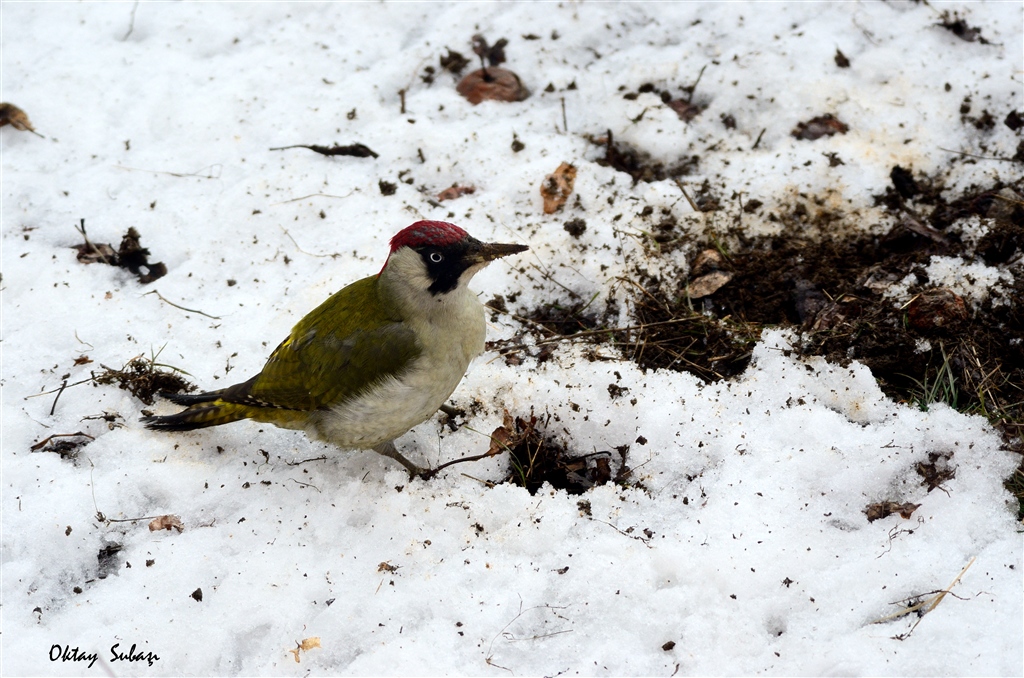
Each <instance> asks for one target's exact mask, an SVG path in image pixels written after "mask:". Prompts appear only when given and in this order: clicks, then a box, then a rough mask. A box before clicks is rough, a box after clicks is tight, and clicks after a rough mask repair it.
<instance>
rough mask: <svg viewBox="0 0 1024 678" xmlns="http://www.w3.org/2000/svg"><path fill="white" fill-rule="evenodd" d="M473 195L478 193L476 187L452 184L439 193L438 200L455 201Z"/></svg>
mask: <svg viewBox="0 0 1024 678" xmlns="http://www.w3.org/2000/svg"><path fill="white" fill-rule="evenodd" d="M471 193H476V186H459V185H458V184H452V185H451V186H449V187H448V188H446V189H444V190H443V191H441V192H440V193H438V194H437V199H438V200H454V199H455V198H461V197H462V196H464V195H470V194H471Z"/></svg>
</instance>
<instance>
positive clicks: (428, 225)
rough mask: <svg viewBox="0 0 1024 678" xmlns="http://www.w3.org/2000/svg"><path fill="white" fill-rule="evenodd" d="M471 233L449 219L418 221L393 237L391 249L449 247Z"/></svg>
mask: <svg viewBox="0 0 1024 678" xmlns="http://www.w3.org/2000/svg"><path fill="white" fill-rule="evenodd" d="M468 235H469V234H468V233H466V232H465V231H464V230H462V229H461V228H459V227H458V226H456V225H455V224H449V223H448V222H447V221H417V222H416V223H415V224H412V225H410V226H406V227H405V228H403V229H402V230H401V231H399V232H398V233H396V234H395V237H393V238H391V251H392V252H394V251H395V250H397V249H400V248H402V247H423V246H428V245H429V246H432V247H447V246H448V245H452V244H454V243H457V242H459V241H460V240H462V239H463V238H465V237H467V236H468Z"/></svg>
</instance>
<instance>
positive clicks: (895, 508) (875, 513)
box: [864, 501, 920, 523]
mask: <svg viewBox="0 0 1024 678" xmlns="http://www.w3.org/2000/svg"><path fill="white" fill-rule="evenodd" d="M919 506H920V504H911V503H910V502H909V501H908V502H907V503H905V504H897V503H896V502H894V501H880V502H878V503H876V504H868V505H867V508H865V509H864V513H865V515H867V517H868V522H869V523H873V522H875V521H876V520H880V519H882V518H888V517H889V516H891V515H892V514H894V513H898V514H900V516H901V517H902V518H904V519H908V520H909V519H910V516H912V515H914V511H916V510H917V508H918V507H919Z"/></svg>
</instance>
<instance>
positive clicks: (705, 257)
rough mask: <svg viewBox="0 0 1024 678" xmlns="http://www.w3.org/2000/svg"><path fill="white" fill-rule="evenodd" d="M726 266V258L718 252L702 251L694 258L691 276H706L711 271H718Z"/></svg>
mask: <svg viewBox="0 0 1024 678" xmlns="http://www.w3.org/2000/svg"><path fill="white" fill-rule="evenodd" d="M724 265H725V257H723V256H722V254H721V252H719V251H718V250H711V249H707V250H702V251H701V252H699V253H698V254H697V256H695V257H694V258H693V265H692V266H690V275H704V274H705V273H708V272H710V271H717V270H719V269H721V268H722V267H723V266H724Z"/></svg>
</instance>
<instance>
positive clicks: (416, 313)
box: [142, 221, 529, 475]
mask: <svg viewBox="0 0 1024 678" xmlns="http://www.w3.org/2000/svg"><path fill="white" fill-rule="evenodd" d="M527 249H529V248H528V247H526V246H525V245H503V244H496V243H482V242H480V241H479V240H477V239H476V238H473V237H472V236H470V235H469V234H468V233H466V232H465V231H464V230H462V229H461V228H459V227H458V226H456V225H454V224H449V223H445V222H442V221H418V222H416V223H414V224H413V225H411V226H409V227H407V228H405V229H403V230H402V231H400V232H399V233H398V234H397V235H395V237H393V238H392V239H391V253H390V254H389V255H388V259H387V261H386V262H385V263H384V267H383V268H382V269H381V271H380V273H378V274H377V275H373V276H370V277H368V278H363V279H362V280H360V281H358V282H355V283H352V284H351V285H349V286H348V287H346V288H344V289H343V290H341V291H340V292H338V293H336V294H334V295H333V296H331V297H330V298H329V299H327V301H325V302H324V303H322V304H321V305H320V306H318V307H317V308H315V309H314V310H313V311H312V312H311V313H310V314H309V315H307V316H306V317H305V318H303V319H302V320H300V321H299V323H298V324H297V325H296V326H295V327H294V329H292V332H291V334H290V335H289V336H288V338H287V339H285V340H284V341H283V342H281V345H280V346H278V347H277V348H276V349H274V352H273V353H271V354H270V358H269V359H268V360H267V363H266V365H264V367H263V371H262V372H260V373H259V374H257V375H256V376H255V377H253V378H252V379H249V380H248V381H244V382H242V383H240V384H235V385H234V386H229V387H227V388H223V389H220V390H217V391H209V392H207V393H199V394H194V395H185V394H164V395H165V397H166V398H168V399H169V400H171V401H173V402H175V403H177V404H179V405H187V406H188V408H187V409H185V410H182V411H181V412H178V413H177V414H171V415H167V416H153V417H145V418H143V419H142V421H143V422H144V423H145V425H146V427H147V428H151V429H158V430H162V431H189V430H192V429H197V428H204V427H206V426H218V425H220V424H227V423H229V422H232V421H238V420H240V419H252V420H254V421H258V422H264V423H268V424H274V425H276V426H281V427H283V428H291V429H300V430H303V431H305V432H306V434H307V435H308V436H310V437H311V438H315V439H318V440H324V441H326V442H330V443H333V444H335V445H337V446H338V447H341V448H345V449H362V450H373V451H375V452H377V453H379V454H382V455H384V456H386V457H390V458H391V459H394V460H395V461H397V462H398V463H400V464H402V465H403V466H404V467H405V468H406V469H408V471H409V472H410V473H411V474H414V475H415V474H419V473H422V472H423V471H424V469H422V468H420V467H419V466H417V465H415V464H413V463H412V462H410V461H409V460H408V459H406V458H405V457H403V456H402V455H401V454H400V453H399V452H398V450H396V449H395V444H394V440H395V438H397V437H398V436H400V435H402V434H404V433H405V432H406V431H408V430H409V429H411V428H412V427H413V426H416V425H417V424H420V423H422V422H424V421H426V420H427V419H428V418H430V417H431V416H432V415H433V414H434V413H435V412H437V410H438V409H439V408H440V407H441V406H442V405H443V404H444V402H445V401H446V400H447V399H448V397H449V396H450V395H451V394H452V392H453V391H454V390H455V387H456V386H457V385H458V383H459V381H460V380H461V379H462V376H463V375H464V374H465V373H466V369H467V368H468V367H469V363H470V361H471V360H473V358H475V357H476V356H477V355H479V354H480V353H481V352H482V351H483V348H484V333H485V324H484V307H483V305H482V304H481V303H480V301H479V300H478V299H477V297H476V294H475V293H474V292H472V291H470V289H469V287H468V285H469V281H470V280H471V279H472V278H473V276H474V275H476V274H477V273H478V272H479V271H480V270H481V269H483V268H484V267H485V266H487V264H488V263H490V262H491V261H493V260H494V259H497V258H499V257H503V256H506V255H509V254H515V253H516V252H522V251H524V250H527Z"/></svg>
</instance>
